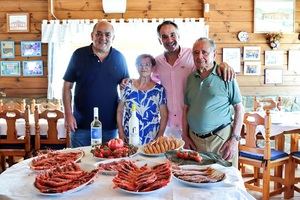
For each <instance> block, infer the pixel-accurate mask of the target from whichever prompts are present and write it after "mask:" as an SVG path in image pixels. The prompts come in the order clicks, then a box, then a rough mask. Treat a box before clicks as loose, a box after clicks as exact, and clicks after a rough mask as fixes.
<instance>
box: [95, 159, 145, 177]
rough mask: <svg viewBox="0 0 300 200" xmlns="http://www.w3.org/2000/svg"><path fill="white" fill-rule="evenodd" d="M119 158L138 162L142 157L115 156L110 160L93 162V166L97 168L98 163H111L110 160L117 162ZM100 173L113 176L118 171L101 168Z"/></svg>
mask: <svg viewBox="0 0 300 200" xmlns="http://www.w3.org/2000/svg"><path fill="white" fill-rule="evenodd" d="M121 160H125V161H127V160H130V161H132V162H134V163H138V162H141V161H142V159H133V160H132V159H131V158H128V157H127V158H116V159H110V160H104V161H100V162H97V163H96V164H94V166H95V167H96V168H97V167H98V166H99V165H100V164H108V163H112V162H118V161H121ZM101 173H102V174H104V175H109V176H114V175H116V174H117V173H118V172H117V171H113V170H101Z"/></svg>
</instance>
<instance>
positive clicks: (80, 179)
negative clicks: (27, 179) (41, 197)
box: [34, 162, 98, 193]
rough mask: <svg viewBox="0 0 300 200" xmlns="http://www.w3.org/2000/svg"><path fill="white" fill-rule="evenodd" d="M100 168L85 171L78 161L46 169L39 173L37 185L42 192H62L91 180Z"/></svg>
mask: <svg viewBox="0 0 300 200" xmlns="http://www.w3.org/2000/svg"><path fill="white" fill-rule="evenodd" d="M97 172H98V169H95V170H92V171H91V172H85V171H83V170H82V169H81V168H80V166H79V165H77V164H76V163H73V162H72V163H68V164H67V165H65V166H64V167H62V168H60V167H57V168H55V169H52V170H49V171H45V172H44V173H40V174H38V175H37V177H36V178H35V181H34V185H35V187H36V188H37V189H38V190H39V191H40V192H42V193H62V192H66V191H68V190H71V189H73V188H76V187H79V186H80V185H82V184H84V183H86V182H88V181H90V180H91V179H92V178H94V177H95V175H96V174H97Z"/></svg>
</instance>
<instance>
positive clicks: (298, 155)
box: [291, 151, 300, 159]
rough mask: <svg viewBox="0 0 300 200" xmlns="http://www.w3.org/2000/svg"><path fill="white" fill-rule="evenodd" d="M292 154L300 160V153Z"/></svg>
mask: <svg viewBox="0 0 300 200" xmlns="http://www.w3.org/2000/svg"><path fill="white" fill-rule="evenodd" d="M291 154H292V156H295V157H297V158H299V159H300V151H295V152H292V153H291Z"/></svg>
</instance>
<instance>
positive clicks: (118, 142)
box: [107, 138, 124, 150]
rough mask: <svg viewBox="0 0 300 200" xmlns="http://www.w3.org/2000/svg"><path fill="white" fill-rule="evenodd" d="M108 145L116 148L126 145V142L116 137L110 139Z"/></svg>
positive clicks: (113, 148)
mask: <svg viewBox="0 0 300 200" xmlns="http://www.w3.org/2000/svg"><path fill="white" fill-rule="evenodd" d="M107 145H108V147H109V148H110V149H111V150H115V149H118V148H121V147H123V146H124V142H123V140H122V139H119V138H114V139H111V140H109V142H108V143H107Z"/></svg>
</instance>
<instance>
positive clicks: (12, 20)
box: [6, 13, 29, 32]
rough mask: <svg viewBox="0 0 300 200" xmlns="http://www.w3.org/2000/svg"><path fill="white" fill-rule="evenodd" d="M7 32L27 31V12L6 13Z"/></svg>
mask: <svg viewBox="0 0 300 200" xmlns="http://www.w3.org/2000/svg"><path fill="white" fill-rule="evenodd" d="M6 24H7V32H29V13H7V14H6Z"/></svg>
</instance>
